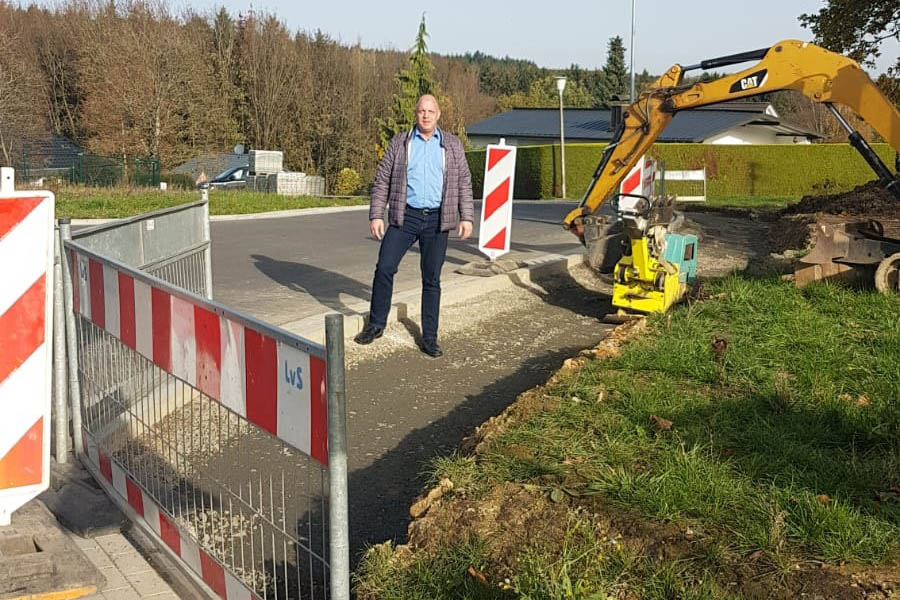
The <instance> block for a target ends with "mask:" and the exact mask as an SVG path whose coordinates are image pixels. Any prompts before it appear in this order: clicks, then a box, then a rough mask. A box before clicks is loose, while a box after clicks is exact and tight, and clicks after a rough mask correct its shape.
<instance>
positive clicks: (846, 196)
mask: <svg viewBox="0 0 900 600" xmlns="http://www.w3.org/2000/svg"><path fill="white" fill-rule="evenodd" d="M809 213H829V214H833V215H852V216H862V215H865V216H871V215H889V216H896V215H898V213H900V201H898V200H897V199H896V198H894V196H893V195H891V193H890V192H888V191H887V190H885V189H883V188H881V187H879V185H878V182H877V181H870V182H869V183H866V184H864V185H860V186H857V187H855V188H853V189H852V190H850V191H849V192H844V193H842V194H832V195H830V196H804V197H803V198H802V199H801V200H800V202H798V203H797V204H794V205H792V206H789V207H787V208H786V209H784V210H783V211H781V214H782V215H797V214H809Z"/></svg>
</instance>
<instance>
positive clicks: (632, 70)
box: [631, 0, 634, 104]
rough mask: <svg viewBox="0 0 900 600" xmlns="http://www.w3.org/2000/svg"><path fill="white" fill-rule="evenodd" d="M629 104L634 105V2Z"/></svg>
mask: <svg viewBox="0 0 900 600" xmlns="http://www.w3.org/2000/svg"><path fill="white" fill-rule="evenodd" d="M631 103H632V104H634V0H631Z"/></svg>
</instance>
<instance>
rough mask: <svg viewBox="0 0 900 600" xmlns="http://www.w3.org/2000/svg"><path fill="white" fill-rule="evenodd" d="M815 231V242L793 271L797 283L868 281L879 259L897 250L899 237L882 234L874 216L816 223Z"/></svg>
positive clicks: (882, 229)
mask: <svg viewBox="0 0 900 600" xmlns="http://www.w3.org/2000/svg"><path fill="white" fill-rule="evenodd" d="M815 234H816V239H815V244H814V245H813V247H812V249H811V250H810V252H809V254H807V255H806V256H804V257H803V258H801V259H800V262H801V266H800V267H798V268H797V269H796V270H795V272H794V284H795V285H796V286H797V287H803V286H805V285H807V284H809V283H812V282H813V281H819V280H831V281H835V280H839V281H847V282H855V281H865V282H871V281H872V278H873V276H874V273H875V270H876V269H877V268H878V265H879V263H881V262H882V261H884V260H886V259H887V258H888V257H889V256H891V255H893V254H896V253H897V252H900V240H896V239H892V238H888V237H884V227H883V226H882V225H881V223H879V222H878V221H874V220H870V221H856V222H851V223H841V224H837V225H832V224H826V223H818V224H817V225H816V230H815Z"/></svg>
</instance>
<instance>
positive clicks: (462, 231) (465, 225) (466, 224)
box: [457, 221, 472, 240]
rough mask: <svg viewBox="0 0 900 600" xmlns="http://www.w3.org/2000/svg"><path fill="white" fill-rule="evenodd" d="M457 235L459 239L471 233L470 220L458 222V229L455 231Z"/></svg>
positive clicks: (463, 238) (467, 236)
mask: <svg viewBox="0 0 900 600" xmlns="http://www.w3.org/2000/svg"><path fill="white" fill-rule="evenodd" d="M457 234H458V235H459V239H461V240H466V239H468V238H469V236H470V235H472V222H471V221H460V222H459V231H458V232H457Z"/></svg>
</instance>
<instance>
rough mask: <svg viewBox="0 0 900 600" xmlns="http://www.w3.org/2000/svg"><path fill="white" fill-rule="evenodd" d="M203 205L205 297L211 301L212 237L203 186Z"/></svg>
mask: <svg viewBox="0 0 900 600" xmlns="http://www.w3.org/2000/svg"><path fill="white" fill-rule="evenodd" d="M200 197H201V198H202V199H203V201H204V202H205V204H204V205H203V237H204V238H205V239H206V242H207V245H206V250H204V251H203V261H204V262H205V263H206V273H205V275H206V297H207V299H209V300H212V297H213V291H212V290H213V288H212V285H213V284H212V237H211V236H210V232H209V188H208V187H207V186H206V185H204V186H203V187H202V188H201V190H200Z"/></svg>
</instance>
